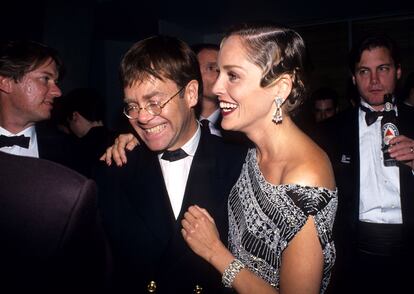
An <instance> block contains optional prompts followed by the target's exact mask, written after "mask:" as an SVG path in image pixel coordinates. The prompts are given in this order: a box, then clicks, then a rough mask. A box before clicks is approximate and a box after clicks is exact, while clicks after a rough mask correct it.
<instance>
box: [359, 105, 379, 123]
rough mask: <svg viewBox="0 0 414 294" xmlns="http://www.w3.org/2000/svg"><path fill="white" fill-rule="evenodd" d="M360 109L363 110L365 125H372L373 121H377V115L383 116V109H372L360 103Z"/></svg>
mask: <svg viewBox="0 0 414 294" xmlns="http://www.w3.org/2000/svg"><path fill="white" fill-rule="evenodd" d="M359 107H361V109H362V110H363V111H365V122H366V123H367V126H370V125H372V124H373V123H374V122H376V121H377V119H378V117H380V116H383V115H384V112H383V111H373V110H371V109H369V108H367V107H365V106H363V105H360V106H359Z"/></svg>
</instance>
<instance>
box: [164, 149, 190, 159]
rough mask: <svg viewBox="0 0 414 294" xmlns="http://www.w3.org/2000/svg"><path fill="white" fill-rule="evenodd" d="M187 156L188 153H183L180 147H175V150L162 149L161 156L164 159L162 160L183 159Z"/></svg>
mask: <svg viewBox="0 0 414 294" xmlns="http://www.w3.org/2000/svg"><path fill="white" fill-rule="evenodd" d="M187 156H188V154H187V153H185V151H184V150H183V149H181V148H180V149H177V150H174V151H168V150H167V151H164V153H163V155H162V156H161V158H162V159H164V160H168V161H176V160H180V159H183V158H185V157H187Z"/></svg>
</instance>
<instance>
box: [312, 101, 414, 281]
mask: <svg viewBox="0 0 414 294" xmlns="http://www.w3.org/2000/svg"><path fill="white" fill-rule="evenodd" d="M320 126H321V128H320V129H319V130H318V131H319V132H320V134H322V136H319V137H318V136H315V137H317V138H318V140H317V141H318V142H319V143H320V145H321V147H322V148H323V149H325V151H326V152H327V153H328V155H329V157H330V160H331V162H332V165H333V168H334V172H335V180H336V184H337V187H338V197H339V198H338V200H339V201H338V211H337V215H336V219H335V225H334V238H335V245H336V248H337V251H338V256H337V262H336V264H337V266H338V267H342V266H345V267H349V268H347V269H346V270H347V271H352V270H353V269H352V263H350V261H351V260H352V256H353V255H354V254H355V250H356V245H357V236H358V231H357V229H358V221H359V185H360V169H359V165H360V158H359V126H358V108H354V109H350V110H348V111H345V112H342V113H340V114H338V115H337V116H336V117H334V118H332V119H330V120H328V121H327V122H326V123H323V124H321V125H320ZM397 126H398V129H399V131H400V134H401V135H405V136H407V137H409V138H414V111H413V110H411V109H409V108H408V107H404V106H402V105H401V106H399V107H398V119H397ZM399 169H400V196H401V209H402V217H403V232H404V237H405V241H406V244H408V245H409V244H414V242H413V240H414V175H413V173H412V171H411V169H410V168H409V167H408V166H406V165H404V164H400V165H399ZM409 246H410V245H409ZM411 251H412V252H413V250H412V249H411ZM340 272H341V269H338V274H339V275H340V274H341V273H340ZM334 274H335V272H334ZM339 278H340V277H339ZM347 282H349V281H347Z"/></svg>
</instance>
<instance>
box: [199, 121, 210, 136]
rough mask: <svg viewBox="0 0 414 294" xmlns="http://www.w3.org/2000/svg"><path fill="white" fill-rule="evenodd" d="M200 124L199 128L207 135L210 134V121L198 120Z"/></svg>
mask: <svg viewBox="0 0 414 294" xmlns="http://www.w3.org/2000/svg"><path fill="white" fill-rule="evenodd" d="M200 123H201V128H202V129H203V130H205V131H206V132H207V133H209V134H211V131H210V121H209V120H208V119H202V120H200Z"/></svg>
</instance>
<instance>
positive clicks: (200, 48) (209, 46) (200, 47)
mask: <svg viewBox="0 0 414 294" xmlns="http://www.w3.org/2000/svg"><path fill="white" fill-rule="evenodd" d="M191 49H193V51H194V53H195V54H196V55H198V53H200V52H201V51H203V50H214V51H219V50H220V46H219V45H217V44H212V43H198V44H194V45H192V46H191Z"/></svg>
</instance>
